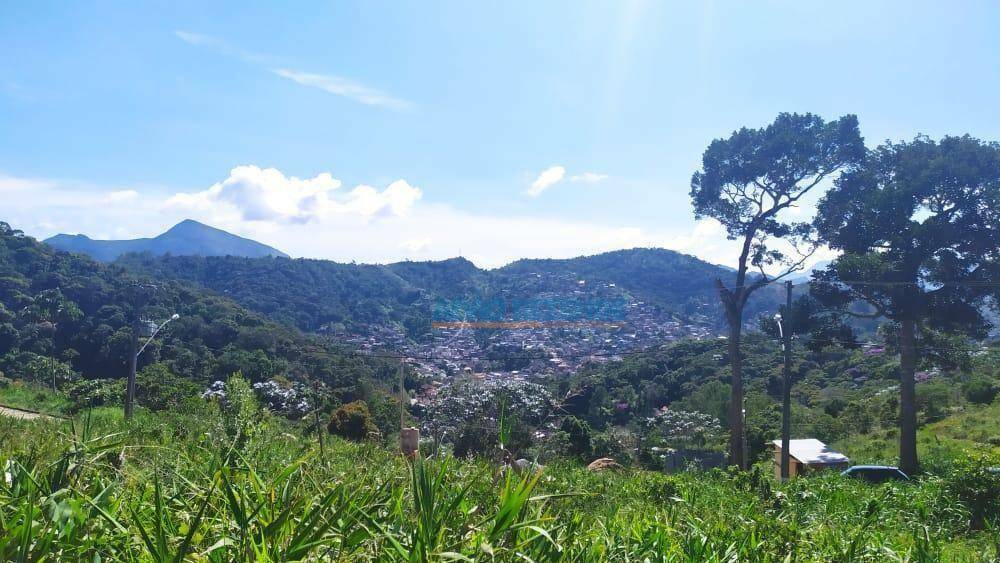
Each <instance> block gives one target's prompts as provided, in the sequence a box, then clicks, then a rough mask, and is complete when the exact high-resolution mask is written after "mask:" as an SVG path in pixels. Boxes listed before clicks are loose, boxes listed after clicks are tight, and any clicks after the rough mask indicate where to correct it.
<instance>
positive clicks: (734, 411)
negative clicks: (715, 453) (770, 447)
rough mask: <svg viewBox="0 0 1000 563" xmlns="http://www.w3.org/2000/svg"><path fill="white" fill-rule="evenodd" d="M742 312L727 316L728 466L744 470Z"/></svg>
mask: <svg viewBox="0 0 1000 563" xmlns="http://www.w3.org/2000/svg"><path fill="white" fill-rule="evenodd" d="M742 316H743V315H742V311H737V312H733V313H731V314H729V315H727V319H728V321H729V365H730V368H731V371H732V384H731V393H730V395H729V464H730V465H735V466H737V467H739V468H740V469H746V467H747V463H746V461H747V460H746V459H745V458H744V455H743V453H744V452H743V444H744V438H743V432H744V429H743V355H742V354H741V353H740V337H741V334H742V328H743V327H742V326H741V325H742V322H741V321H742Z"/></svg>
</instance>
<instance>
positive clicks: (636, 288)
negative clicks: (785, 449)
mask: <svg viewBox="0 0 1000 563" xmlns="http://www.w3.org/2000/svg"><path fill="white" fill-rule="evenodd" d="M115 264H116V265H118V266H121V267H124V268H125V269H127V270H130V271H133V272H137V273H141V274H145V275H150V276H153V277H157V278H168V279H179V280H184V281H188V282H192V283H195V284H198V285H200V286H202V287H205V288H208V289H210V290H212V291H215V292H217V293H220V294H223V295H225V296H227V297H230V298H232V299H234V300H235V301H237V302H238V303H240V304H241V305H243V306H244V307H247V308H249V309H251V310H254V311H257V312H260V313H263V314H265V315H267V316H269V317H271V318H272V319H274V320H277V321H279V322H282V323H285V324H288V325H291V326H295V327H297V328H299V329H301V330H305V331H310V332H333V333H337V332H343V331H348V332H350V331H353V330H358V329H361V328H362V327H364V326H365V325H370V324H385V323H396V324H398V325H400V326H402V327H403V328H404V329H405V330H406V332H407V334H408V335H409V336H410V337H412V338H419V337H421V336H423V335H425V334H426V331H427V330H428V329H429V323H430V321H431V317H432V315H433V307H434V303H435V301H436V300H439V299H473V298H479V299H490V298H495V297H503V298H519V297H533V296H537V295H541V294H545V293H546V292H553V291H555V292H559V291H565V285H564V284H562V285H560V284H559V282H560V281H564V280H565V279H566V278H567V277H572V278H574V279H585V280H590V281H591V282H605V283H613V284H615V285H616V286H617V287H618V288H620V290H621V292H622V293H623V294H624V295H627V296H628V297H630V298H633V299H637V300H644V301H647V302H649V303H651V304H654V305H656V306H658V307H660V308H661V309H663V310H664V311H667V312H670V313H672V314H674V315H676V316H677V317H678V318H681V319H691V318H697V319H698V320H699V321H700V322H704V323H708V324H710V325H712V326H722V322H723V321H722V316H721V312H720V310H719V305H718V299H717V298H716V296H715V294H714V289H713V285H712V284H713V280H714V279H715V278H716V277H722V278H723V279H728V278H729V277H731V272H730V271H729V270H727V269H725V268H722V267H720V266H715V265H712V264H709V263H707V262H703V261H701V260H698V259H697V258H694V257H692V256H688V255H685V254H680V253H677V252H674V251H671V250H665V249H632V250H621V251H616V252H609V253H605V254H599V255H596V256H585V257H579V258H572V259H566V260H519V261H517V262H514V263H512V264H509V265H507V266H504V267H502V268H498V269H495V270H482V269H479V268H477V267H476V266H475V265H474V264H472V263H471V262H469V261H468V260H465V259H463V258H453V259H450V260H443V261H438V262H398V263H395V264H388V265H369V264H341V263H337V262H332V261H328V260H307V259H296V260H291V259H285V258H240V257H233V256H227V257H202V256H162V257H155V256H152V255H150V254H130V255H126V256H123V257H122V258H120V259H119V260H118V261H117V262H116V263H115ZM778 299H779V295H778V290H777V288H769V290H768V291H765V292H762V293H761V295H760V296H758V297H756V298H755V299H753V300H752V301H751V302H750V304H749V305H748V311H750V312H751V313H757V312H760V311H764V310H773V309H774V305H775V303H777V302H778Z"/></svg>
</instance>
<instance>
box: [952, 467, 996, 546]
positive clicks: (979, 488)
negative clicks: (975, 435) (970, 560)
mask: <svg viewBox="0 0 1000 563" xmlns="http://www.w3.org/2000/svg"><path fill="white" fill-rule="evenodd" d="M948 484H949V489H950V490H951V491H952V493H953V494H954V495H955V496H956V497H958V499H959V500H960V501H962V504H964V505H965V506H966V508H968V509H969V512H970V519H969V527H970V528H972V529H973V530H981V529H983V526H984V524H985V523H986V521H987V520H992V519H995V518H998V517H1000V455H997V454H985V453H978V452H969V454H968V456H966V457H964V458H961V459H958V460H956V462H955V464H954V466H953V468H952V471H951V474H950V475H949V478H948Z"/></svg>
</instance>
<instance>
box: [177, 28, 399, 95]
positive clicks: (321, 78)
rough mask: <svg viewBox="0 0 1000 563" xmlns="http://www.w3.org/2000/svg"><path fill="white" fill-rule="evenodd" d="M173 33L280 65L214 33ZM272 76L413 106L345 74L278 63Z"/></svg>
mask: <svg viewBox="0 0 1000 563" xmlns="http://www.w3.org/2000/svg"><path fill="white" fill-rule="evenodd" d="M174 35H175V36H177V38H178V39H180V40H181V41H183V42H185V43H187V44H188V45H193V46H195V47H199V48H203V49H209V50H211V51H215V52H216V53H219V54H221V55H225V56H227V57H233V58H236V59H240V60H242V61H244V62H247V63H251V64H254V65H266V66H275V65H282V64H283V63H280V62H278V61H277V60H276V57H272V56H269V55H264V54H260V53H254V52H251V51H246V50H244V49H241V48H239V47H236V46H234V45H232V44H230V43H229V42H227V41H225V40H223V39H219V38H218V37H213V36H211V35H205V34H203V33H194V32H191V31H185V30H181V29H178V30H174ZM269 70H270V72H271V73H272V74H274V75H275V76H280V77H281V78H285V79H287V80H291V81H292V82H295V83H296V84H299V85H302V86H308V87H310V88H318V89H320V90H322V91H324V92H327V93H329V94H334V95H336V96H342V97H344V98H347V99H349V100H354V101H356V102H360V103H362V104H365V105H369V106H376V107H383V108H389V109H394V110H406V109H410V108H411V107H413V104H411V103H410V102H408V101H406V100H403V99H400V98H397V97H395V96H393V95H391V94H388V93H386V92H383V91H381V90H378V89H376V88H372V87H371V86H368V85H366V84H362V83H361V82H359V81H357V80H354V79H351V78H347V77H344V76H333V75H328V74H317V73H312V72H303V71H300V70H295V69H291V68H286V67H283V66H279V67H278V68H270V69H269Z"/></svg>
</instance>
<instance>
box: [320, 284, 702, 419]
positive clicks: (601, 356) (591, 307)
mask: <svg viewBox="0 0 1000 563" xmlns="http://www.w3.org/2000/svg"><path fill="white" fill-rule="evenodd" d="M518 282H519V283H518V284H516V286H515V287H516V289H515V290H511V291H507V292H505V294H504V295H502V296H500V297H496V298H486V299H463V300H450V301H438V302H436V303H434V304H433V305H432V306H431V316H432V323H431V331H430V334H429V335H427V336H426V337H424V338H417V339H414V338H411V337H410V336H409V335H407V334H406V332H405V331H404V330H403V328H402V327H400V326H398V325H390V324H382V325H369V326H367V327H366V329H365V330H364V331H362V332H363V333H361V334H354V335H347V336H342V337H341V338H340V341H341V342H343V343H344V344H346V345H348V346H351V347H352V348H355V349H357V350H358V351H360V352H362V353H364V354H371V355H398V356H400V357H402V358H403V359H404V361H405V362H406V363H407V364H408V365H409V366H411V367H412V368H413V369H414V371H415V372H416V374H417V377H418V378H419V379H420V380H421V382H422V386H421V391H420V393H419V394H418V397H417V398H415V399H414V400H415V401H418V402H419V401H421V400H423V399H427V398H429V397H432V396H433V394H434V390H435V389H436V388H437V387H438V386H440V385H441V384H443V383H444V382H446V381H448V380H449V379H451V378H455V377H457V376H463V377H470V378H473V379H477V380H484V381H492V380H503V381H508V380H513V381H533V382H539V381H543V380H546V379H549V378H555V377H560V376H567V375H570V374H572V373H574V372H575V371H577V370H578V369H580V367H581V366H582V365H584V364H586V363H606V362H613V361H619V360H621V359H622V356H623V355H626V354H630V353H635V352H639V351H642V350H645V349H647V348H649V347H651V346H657V345H660V344H663V343H665V342H669V341H672V340H676V339H680V338H717V337H718V331H717V330H716V329H715V326H716V324H717V323H716V322H715V319H712V318H710V317H709V316H708V315H707V314H703V313H701V312H700V311H699V312H696V313H695V314H693V315H686V316H682V315H679V314H677V313H674V312H668V311H666V310H664V309H663V308H662V307H660V306H658V305H655V304H652V303H648V302H646V301H642V300H638V299H635V298H634V297H632V296H631V295H630V294H629V293H628V292H627V291H624V290H622V289H621V288H619V287H617V286H616V284H615V283H611V282H603V281H590V280H587V279H583V278H580V277H579V276H576V275H574V274H571V273H551V272H547V273H541V272H532V273H530V274H529V275H526V276H523V277H521V278H520V279H519V280H518ZM705 305H707V304H705Z"/></svg>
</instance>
